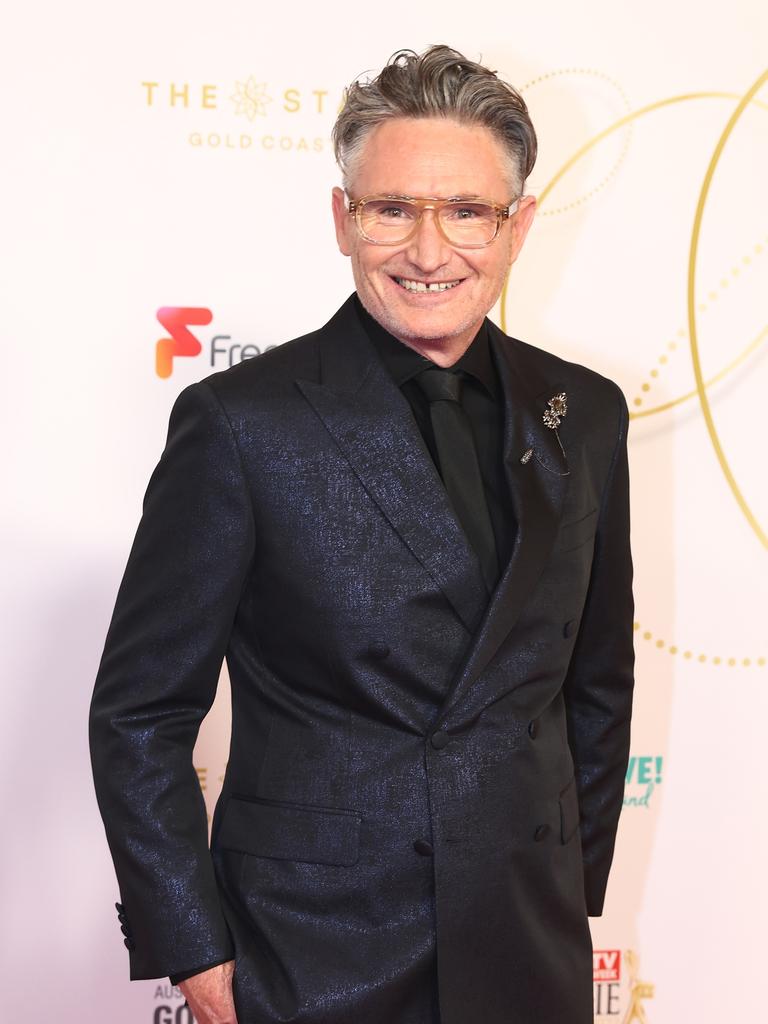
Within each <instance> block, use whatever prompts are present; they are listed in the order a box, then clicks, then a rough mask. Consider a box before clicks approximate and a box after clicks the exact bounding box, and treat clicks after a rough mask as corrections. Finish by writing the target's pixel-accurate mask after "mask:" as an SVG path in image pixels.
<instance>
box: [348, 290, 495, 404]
mask: <svg viewBox="0 0 768 1024" xmlns="http://www.w3.org/2000/svg"><path fill="white" fill-rule="evenodd" d="M355 308H356V309H357V313H358V315H359V317H360V321H361V323H362V325H363V327H364V328H365V331H366V333H367V334H368V337H369V338H370V339H371V341H372V342H373V344H374V346H375V347H376V350H377V352H378V353H379V356H380V358H381V360H382V362H383V363H384V365H385V366H386V368H387V370H388V371H389V373H390V375H391V376H392V379H393V380H394V382H395V384H397V385H398V387H400V386H401V385H402V384H404V383H405V382H406V381H407V380H410V378H411V377H414V376H415V375H416V374H417V373H419V371H420V370H426V369H427V368H428V367H432V366H435V365H436V364H435V363H433V362H432V360H431V359H427V357H426V356H422V355H420V354H419V353H418V352H416V351H415V350H414V349H412V348H409V346H408V345H406V344H405V343H404V342H402V341H399V340H398V339H397V338H395V337H394V335H392V334H390V333H389V331H388V330H386V328H384V327H382V325H381V324H380V323H379V322H378V320H375V319H374V318H373V317H372V316H371V314H370V313H369V312H368V310H367V309H365V307H364V306H363V304H362V302H360V299H359V298H358V296H357V295H356V296H355ZM453 366H454V367H455V368H456V369H459V370H463V371H464V372H465V373H468V374H469V375H470V376H471V377H473V378H474V379H475V380H476V381H479V383H480V384H482V386H483V387H484V388H485V390H486V391H487V392H488V394H489V395H490V396H491V397H492V398H494V399H497V398H498V397H499V385H498V380H497V378H496V373H495V370H494V367H493V362H492V360H491V350H490V345H489V342H488V331H487V329H486V326H485V321H483V323H482V324H481V326H480V330H479V331H478V332H477V334H476V335H475V337H474V338H473V339H472V341H471V342H470V345H469V347H468V348H467V350H466V352H465V353H464V354H463V355H462V356H461V358H460V359H457V361H456V362H455V363H454V364H453Z"/></svg>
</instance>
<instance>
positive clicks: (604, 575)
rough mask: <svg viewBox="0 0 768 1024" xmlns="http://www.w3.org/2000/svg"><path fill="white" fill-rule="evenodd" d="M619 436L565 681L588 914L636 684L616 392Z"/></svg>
mask: <svg viewBox="0 0 768 1024" xmlns="http://www.w3.org/2000/svg"><path fill="white" fill-rule="evenodd" d="M616 390H617V392H618V398H619V416H618V436H617V440H616V444H615V448H614V451H613V456H612V459H611V464H610V467H609V471H608V475H607V479H606V483H605V486H604V489H603V494H602V499H601V505H600V513H599V518H598V525H597V533H596V537H595V549H594V558H593V564H592V574H591V578H590V584H589V590H588V593H587V599H586V603H585V607H584V612H583V615H582V620H581V626H580V629H579V635H578V637H577V640H576V645H575V647H574V651H573V656H572V658H571V662H570V665H569V668H568V673H567V675H566V679H565V685H564V695H565V705H566V714H567V721H568V740H569V745H570V747H571V752H572V755H573V761H574V767H575V775H576V783H577V788H578V796H579V811H580V816H581V842H582V850H583V858H584V886H585V896H586V904H587V913H588V914H589V915H590V916H592V917H596V916H599V915H600V914H601V913H602V909H603V901H604V898H605V889H606V885H607V881H608V872H609V870H610V866H611V861H612V859H613V849H614V843H615V838H616V829H617V827H618V820H619V814H620V812H621V808H622V803H623V797H624V779H625V775H626V770H627V762H628V758H629V738H630V716H631V712H632V693H633V685H634V660H635V656H634V646H633V630H634V624H633V616H634V601H633V596H632V556H631V552H630V543H629V472H628V464H627V427H628V422H629V413H628V410H627V403H626V400H625V399H624V396H623V395H622V394H621V392H620V391H619V390H618V388H617V389H616Z"/></svg>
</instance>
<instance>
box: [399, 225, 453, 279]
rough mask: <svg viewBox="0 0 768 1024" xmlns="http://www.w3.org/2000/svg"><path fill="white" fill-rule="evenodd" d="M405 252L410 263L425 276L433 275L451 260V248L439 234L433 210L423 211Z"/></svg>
mask: <svg viewBox="0 0 768 1024" xmlns="http://www.w3.org/2000/svg"><path fill="white" fill-rule="evenodd" d="M406 252H407V254H408V258H409V259H410V261H411V263H412V264H413V265H414V266H415V267H418V268H419V270H421V271H423V272H424V273H425V274H431V273H434V272H435V271H436V270H438V269H439V268H440V267H442V266H445V264H446V263H447V262H448V261H449V260H450V258H451V247H450V245H449V244H448V243H447V242H446V240H445V239H444V238H443V236H442V235H441V234H440V229H439V228H438V226H437V215H436V213H435V211H434V210H424V212H423V213H422V215H421V220H420V221H419V224H418V225H417V227H416V231H415V232H414V234H413V237H412V238H411V239H410V240H409V241H408V244H407V249H406Z"/></svg>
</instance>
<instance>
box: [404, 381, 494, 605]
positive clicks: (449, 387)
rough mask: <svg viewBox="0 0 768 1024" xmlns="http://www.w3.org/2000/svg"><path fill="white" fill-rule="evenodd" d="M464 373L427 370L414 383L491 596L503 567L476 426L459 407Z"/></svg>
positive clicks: (447, 483)
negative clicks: (482, 472)
mask: <svg viewBox="0 0 768 1024" xmlns="http://www.w3.org/2000/svg"><path fill="white" fill-rule="evenodd" d="M461 372H462V371H461V370H458V371H456V370H452V369H451V368H450V367H445V368H444V367H439V366H437V367H434V368H433V369H428V370H422V371H421V372H420V373H418V374H417V375H416V377H415V378H414V380H415V381H416V382H417V383H418V385H419V386H420V388H421V390H422V391H423V392H424V394H425V395H426V397H427V399H428V400H429V415H430V419H431V421H432V430H433V431H434V435H435V447H436V448H437V456H438V460H439V463H440V465H439V469H440V476H441V477H442V479H443V483H444V484H445V489H446V491H447V492H448V497H449V498H450V500H451V504H452V505H453V508H454V511H455V512H456V515H457V516H458V519H459V522H460V523H461V526H462V529H463V530H464V533H465V534H466V535H467V538H468V539H469V542H470V544H471V545H472V547H473V548H474V550H475V552H476V554H477V556H478V558H479V560H480V568H481V569H482V573H483V579H484V580H485V584H486V586H487V587H488V591H489V593H490V592H491V591H492V590H493V588H494V586H495V585H496V580H497V578H498V575H499V563H498V558H497V555H496V541H495V539H494V536H493V527H492V526H491V517H490V514H489V512H488V502H487V501H486V498H485V489H484V487H483V480H482V477H481V476H480V465H479V463H478V461H477V451H476V449H475V441H474V437H473V436H472V425H471V423H470V422H469V417H468V416H467V414H466V412H465V410H464V409H463V407H462V405H461V401H460V398H461V386H462V383H463V381H462V378H461V376H460V374H461Z"/></svg>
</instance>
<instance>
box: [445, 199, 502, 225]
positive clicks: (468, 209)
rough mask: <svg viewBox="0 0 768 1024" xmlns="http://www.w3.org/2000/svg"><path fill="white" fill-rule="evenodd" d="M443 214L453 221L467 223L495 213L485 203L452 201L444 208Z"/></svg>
mask: <svg viewBox="0 0 768 1024" xmlns="http://www.w3.org/2000/svg"><path fill="white" fill-rule="evenodd" d="M444 215H445V216H446V217H448V218H449V219H450V220H452V221H454V222H462V223H467V222H471V221H477V220H487V219H488V218H489V217H492V216H494V215H495V214H494V211H493V209H492V208H491V207H490V206H488V205H486V204H485V203H452V204H451V205H450V206H448V207H446V208H445V211H444Z"/></svg>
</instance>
